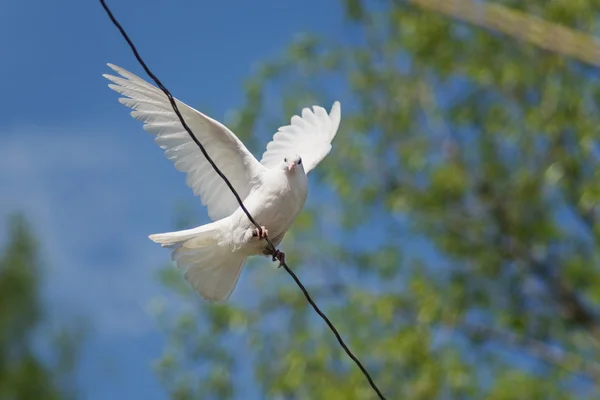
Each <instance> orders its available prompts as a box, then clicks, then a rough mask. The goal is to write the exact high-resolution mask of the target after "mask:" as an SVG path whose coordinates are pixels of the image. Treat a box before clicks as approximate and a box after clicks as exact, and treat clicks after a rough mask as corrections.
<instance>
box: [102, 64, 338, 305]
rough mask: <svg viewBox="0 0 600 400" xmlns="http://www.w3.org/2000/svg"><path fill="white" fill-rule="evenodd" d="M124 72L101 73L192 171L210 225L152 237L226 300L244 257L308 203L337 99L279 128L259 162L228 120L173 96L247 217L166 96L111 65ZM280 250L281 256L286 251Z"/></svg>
mask: <svg viewBox="0 0 600 400" xmlns="http://www.w3.org/2000/svg"><path fill="white" fill-rule="evenodd" d="M108 66H109V67H110V68H112V69H113V70H114V71H116V72H117V73H118V74H119V75H121V77H116V76H112V75H107V74H105V75H103V76H104V77H105V78H107V79H109V80H110V81H112V82H113V83H112V84H109V85H108V86H109V87H110V88H111V89H113V90H115V91H116V92H118V93H120V94H122V95H124V96H126V97H124V98H120V99H119V102H120V103H122V104H124V105H126V106H128V107H130V108H132V109H133V110H134V111H132V112H131V115H132V116H133V117H134V118H136V119H139V120H140V121H143V122H144V129H145V130H146V131H148V132H150V133H152V134H153V135H155V136H156V137H155V141H156V142H157V143H158V144H159V145H160V147H161V148H162V149H164V150H165V155H166V156H167V158H168V159H170V160H171V161H173V162H174V163H175V168H177V169H178V170H179V171H182V172H185V173H186V174H187V177H186V183H187V185H188V186H189V187H190V188H192V190H193V191H194V194H195V195H200V199H201V201H202V204H203V205H205V206H206V207H207V208H208V215H209V217H210V218H211V219H212V220H213V221H214V222H212V223H209V224H206V225H202V226H199V227H197V228H194V229H188V230H183V231H178V232H169V233H159V234H156V235H150V239H151V240H153V241H154V242H156V243H160V244H161V245H162V246H163V247H168V248H172V249H173V253H172V258H173V260H174V261H175V262H176V263H177V267H178V268H179V269H181V270H182V271H184V272H185V278H186V279H187V280H188V282H189V283H190V284H191V285H192V286H193V287H194V289H196V290H197V291H198V292H199V293H200V294H201V295H202V296H203V297H204V298H206V299H207V300H210V301H221V302H222V301H225V300H227V299H228V298H229V296H230V295H231V293H232V292H233V289H234V288H235V286H236V284H237V281H238V278H239V276H240V273H241V271H242V268H243V266H244V263H245V261H246V258H247V257H248V256H252V255H261V254H268V250H267V243H266V241H265V240H261V239H263V238H264V237H265V236H267V235H268V237H269V239H270V240H271V241H272V242H273V244H274V245H275V246H277V245H278V244H279V243H280V242H281V240H282V239H283V237H284V235H285V234H286V232H287V230H288V229H289V228H290V227H291V225H292V223H293V222H294V220H295V219H296V217H297V215H298V214H299V213H300V211H301V210H302V208H303V207H304V203H305V201H306V195H307V193H308V180H307V177H306V174H308V172H309V171H310V170H312V169H313V168H314V167H316V166H317V164H318V163H319V162H320V161H321V160H322V159H323V158H325V156H326V155H327V154H329V152H330V151H331V141H332V140H333V138H334V137H335V135H336V133H337V130H338V126H339V124H340V118H341V111H340V103H339V102H337V101H336V102H335V103H333V106H332V108H331V112H330V113H329V115H328V114H327V112H326V111H325V110H324V109H323V108H322V107H318V106H314V107H313V110H310V109H309V108H305V109H303V110H302V117H299V116H293V117H292V119H291V124H290V125H287V126H283V127H281V128H279V130H278V132H276V133H275V135H274V136H273V140H272V141H271V142H270V143H269V144H268V145H267V150H266V151H265V153H264V154H263V157H262V159H261V161H260V162H258V160H257V159H256V158H254V156H253V155H252V154H251V153H250V152H249V151H248V149H246V147H245V146H244V144H243V143H242V142H241V141H240V140H239V139H238V138H237V137H236V136H235V135H234V133H233V132H231V131H230V130H229V129H228V128H227V127H225V126H224V125H223V124H221V123H219V122H218V121H215V120H214V119H212V118H210V117H208V116H206V115H204V114H202V113H201V112H199V111H196V110H195V109H193V108H192V107H190V106H188V105H186V104H184V103H182V102H181V101H179V100H176V102H177V106H178V108H179V110H180V112H181V114H182V116H183V118H184V120H185V122H186V123H187V125H188V126H189V127H190V129H191V130H192V132H193V133H194V135H195V136H196V137H197V138H198V140H199V141H200V143H201V144H202V145H203V146H204V148H205V149H206V151H207V152H208V154H209V156H211V158H212V159H213V161H214V162H215V164H216V165H217V166H218V167H219V169H220V170H221V171H222V172H223V173H224V174H225V176H226V177H227V178H228V179H229V180H230V182H231V184H232V185H233V187H234V188H235V190H236V191H237V192H238V194H239V196H240V198H241V199H242V200H243V202H244V205H245V206H246V208H247V209H248V211H249V212H250V215H251V216H252V217H253V218H254V219H255V220H256V221H257V222H258V223H259V224H260V225H261V227H262V232H261V231H260V230H258V229H256V227H255V226H254V225H253V224H252V222H251V221H250V220H249V219H248V217H247V216H246V215H245V213H244V211H243V210H242V209H241V208H240V207H239V204H238V202H237V201H236V199H235V197H234V195H233V194H232V193H231V191H230V190H229V188H228V187H227V185H226V184H225V182H224V181H223V179H222V178H221V177H219V176H218V175H217V173H216V172H215V171H214V170H213V168H212V167H211V165H210V164H209V163H208V161H206V159H205V157H204V155H203V154H202V152H201V151H200V149H199V148H198V146H197V145H196V143H194V141H193V140H192V139H191V138H190V136H189V135H188V133H187V132H186V131H185V129H184V128H183V126H182V125H181V123H180V121H179V119H178V118H177V115H176V114H175V112H174V111H173V109H172V107H171V104H170V103H169V100H168V99H167V97H166V95H165V94H164V93H163V92H162V91H161V90H160V89H158V88H157V87H155V86H153V85H151V84H149V83H148V82H146V81H144V80H143V79H141V78H139V77H137V76H135V75H134V74H132V73H130V72H128V71H126V70H124V69H122V68H119V67H117V66H115V65H112V64H108ZM278 256H279V257H280V260H281V261H282V262H283V260H284V257H285V255H284V254H283V253H279V254H278Z"/></svg>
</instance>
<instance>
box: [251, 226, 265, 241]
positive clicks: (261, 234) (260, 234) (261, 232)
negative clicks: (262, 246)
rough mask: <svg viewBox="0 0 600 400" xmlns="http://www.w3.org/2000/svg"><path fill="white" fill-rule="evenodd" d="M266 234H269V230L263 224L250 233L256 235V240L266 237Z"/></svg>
mask: <svg viewBox="0 0 600 400" xmlns="http://www.w3.org/2000/svg"><path fill="white" fill-rule="evenodd" d="M267 236H269V230H268V229H267V228H265V227H264V226H261V227H260V229H259V228H256V229H255V230H254V233H253V234H252V237H258V240H261V239H266V238H267Z"/></svg>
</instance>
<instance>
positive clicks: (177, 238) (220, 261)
mask: <svg viewBox="0 0 600 400" xmlns="http://www.w3.org/2000/svg"><path fill="white" fill-rule="evenodd" d="M214 231H215V222H213V223H210V224H207V225H203V226H200V227H198V228H194V229H188V230H184V231H178V232H169V233H159V234H156V235H150V236H149V237H150V239H151V240H153V241H154V242H156V243H159V244H161V245H162V246H163V247H168V248H171V249H173V253H172V258H173V261H175V262H176V263H177V267H178V268H179V269H180V270H182V271H183V272H184V273H185V278H186V280H187V281H188V282H189V283H190V284H191V285H192V287H193V288H194V289H195V290H197V291H198V292H199V293H200V294H201V295H202V297H204V298H205V299H207V300H210V301H225V300H227V299H228V298H229V296H231V293H232V292H233V289H234V288H235V286H236V284H237V281H238V278H239V276H240V273H241V272H242V268H243V266H244V263H245V261H246V256H245V255H242V254H239V253H236V252H232V251H231V249H230V248H228V247H221V246H219V244H218V242H217V238H216V237H215V236H216V235H215V232H214Z"/></svg>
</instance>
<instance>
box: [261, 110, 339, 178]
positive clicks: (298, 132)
mask: <svg viewBox="0 0 600 400" xmlns="http://www.w3.org/2000/svg"><path fill="white" fill-rule="evenodd" d="M340 119H341V110H340V102H339V101H336V102H335V103H333V106H332V107H331V111H330V113H329V114H327V111H325V109H324V108H323V107H319V106H313V109H312V110H311V109H310V108H305V109H303V110H302V117H299V116H297V115H294V116H293V117H292V121H291V124H290V125H286V126H282V127H281V128H279V130H278V131H277V132H276V133H275V135H273V140H272V141H271V142H269V144H267V151H265V152H264V154H263V156H262V160H260V162H261V164H262V165H264V166H265V167H267V168H273V167H275V166H277V165H279V164H280V163H281V162H282V161H283V159H284V157H286V156H288V155H291V154H294V153H295V154H298V155H299V156H300V157H302V164H303V165H304V171H305V172H306V173H307V174H308V172H309V171H310V170H311V169H313V168H314V167H316V166H317V164H318V163H319V162H321V160H322V159H323V158H325V156H326V155H327V154H329V152H330V151H331V141H332V140H333V138H334V137H335V135H336V133H337V130H338V127H339V126H340Z"/></svg>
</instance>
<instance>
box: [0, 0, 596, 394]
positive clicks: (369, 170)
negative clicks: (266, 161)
mask: <svg viewBox="0 0 600 400" xmlns="http://www.w3.org/2000/svg"><path fill="white" fill-rule="evenodd" d="M109 5H110V6H111V7H112V8H113V11H114V12H115V14H116V16H117V18H119V19H120V21H121V22H122V23H123V25H124V26H125V28H126V30H127V31H128V32H129V34H130V35H131V37H132V39H133V40H134V42H135V43H136V45H137V46H138V48H139V50H140V52H141V53H142V55H143V57H144V58H145V60H146V61H147V62H148V64H149V65H150V67H151V68H152V69H153V71H154V72H155V73H156V74H157V75H158V76H159V77H160V78H161V80H162V81H163V82H164V83H165V84H166V85H167V87H169V89H170V90H171V91H172V92H173V93H174V94H175V96H176V97H178V98H179V99H181V100H182V101H184V102H186V103H188V104H190V105H191V106H193V107H195V108H197V109H199V110H202V111H203V112H205V113H206V114H208V115H210V116H212V117H214V118H216V119H218V120H220V121H223V122H225V123H226V124H227V125H228V126H229V127H230V128H232V130H234V132H236V133H237V134H238V135H239V136H240V137H241V138H242V140H244V142H245V143H247V145H248V147H249V148H250V149H251V151H253V152H254V154H255V155H257V156H260V154H262V151H263V148H264V145H265V144H266V143H267V142H268V140H269V139H270V136H271V135H272V133H273V132H274V131H275V130H276V128H277V127H278V126H279V125H285V124H287V123H288V121H289V118H290V117H291V116H292V115H294V114H296V113H298V112H299V111H300V110H301V108H302V107H306V106H310V105H313V104H320V105H323V106H325V107H326V108H329V107H330V106H331V104H332V103H333V101H334V100H340V101H341V103H342V124H341V127H340V131H339V133H338V136H337V137H336V139H335V141H334V144H333V151H332V152H331V153H330V155H329V156H328V157H327V158H326V159H325V160H324V161H323V163H322V164H321V165H320V166H319V168H318V169H316V170H315V171H314V172H313V173H311V176H310V180H311V186H310V193H309V199H308V202H307V205H306V208H305V210H304V212H303V213H302V214H301V216H300V217H299V218H298V220H297V221H296V223H295V225H294V227H293V230H292V232H290V234H288V236H287V237H286V239H285V240H284V242H283V244H282V246H281V248H282V249H284V250H285V251H286V253H287V255H288V260H289V264H290V266H291V267H292V268H293V269H294V270H295V271H296V272H297V274H298V275H299V276H300V278H301V279H302V280H303V282H304V283H305V284H306V286H307V287H308V289H309V291H310V293H312V295H313V296H314V298H315V299H316V300H317V302H318V303H319V304H320V305H321V306H322V307H323V308H324V309H325V310H326V312H327V314H328V315H329V316H330V318H331V319H332V321H333V322H334V323H335V324H336V326H337V327H338V329H339V330H340V331H341V333H342V336H343V337H344V338H345V339H346V340H347V342H348V344H349V345H350V347H351V348H352V349H353V351H354V352H355V353H356V355H357V356H358V357H359V358H360V359H361V360H362V361H363V362H364V363H365V365H366V366H367V367H368V369H369V370H370V371H371V374H372V375H373V377H374V379H375V381H376V382H377V383H378V384H379V386H380V387H381V388H382V390H383V392H384V393H386V394H387V395H388V396H389V398H390V399H391V398H393V399H423V400H427V399H497V400H508V399H524V400H525V399H526V400H530V399H597V398H600V363H599V362H600V358H599V356H600V266H599V265H600V252H599V249H598V245H599V243H600V222H598V218H600V215H599V209H598V202H599V201H600V165H599V161H600V159H599V158H600V148H599V147H598V144H599V142H598V141H599V138H600V136H599V135H600V132H599V127H600V112H599V111H600V110H599V106H598V105H599V102H600V81H599V80H598V66H599V65H600V44H599V43H598V40H597V39H596V38H595V35H599V34H600V32H599V21H600V3H598V2H597V1H593V0H554V1H551V2H548V1H540V0H528V1H526V2H524V1H513V0H494V1H491V0H490V1H475V2H471V1H467V0H452V1H450V0H445V1H443V0H388V1H381V0H339V1H323V0H303V1H301V2H283V1H276V0H260V1H254V2H248V1H243V0H228V1H220V2H218V1H211V2H208V1H183V0H178V1H172V2H164V1H156V0H146V1H143V2H142V1H138V0H135V1H128V2H118V1H112V2H109ZM0 55H1V56H0V77H1V78H0V139H1V140H0V143H1V144H0V188H1V189H0V213H1V215H0V228H1V229H0V243H1V254H0V399H2V400H4V399H10V400H12V399H19V400H21V399H23V400H25V399H92V400H99V399H148V400H154V399H181V400H183V399H263V398H271V399H371V398H374V394H373V392H372V391H371V389H370V388H369V386H368V385H367V383H366V381H365V379H364V377H363V376H362V375H361V374H360V372H359V371H358V369H357V368H356V366H355V365H354V364H353V363H352V362H351V361H350V360H349V359H348V358H347V357H346V355H345V354H344V353H343V352H342V350H341V349H340V347H339V346H338V345H337V342H335V339H334V338H333V336H332V335H331V333H330V331H329V330H328V329H327V327H326V326H325V324H324V323H323V322H322V321H321V320H320V319H319V318H318V317H317V316H316V315H315V314H314V312H313V311H312V310H311V309H310V308H309V306H308V305H307V303H306V301H305V299H304V297H303V295H302V293H301V292H300V291H299V289H298V288H297V287H296V286H295V284H294V282H293V281H292V279H291V278H290V277H289V276H288V275H287V274H286V273H285V271H283V269H277V268H276V267H275V265H274V264H272V263H270V262H269V260H268V259H266V258H265V259H256V260H253V261H252V262H250V263H249V264H248V265H247V267H246V268H245V270H244V272H243V274H242V277H241V279H240V282H239V284H238V286H237V288H236V290H235V292H234V293H233V295H232V297H231V299H230V301H229V302H228V303H226V304H222V305H215V304H209V303H207V302H204V301H203V300H201V299H200V297H199V296H198V295H197V294H195V293H193V292H192V291H191V290H190V289H189V287H188V286H187V284H186V283H185V281H184V280H183V279H182V277H181V275H180V274H179V273H178V271H177V270H176V269H175V268H173V267H172V266H171V264H170V255H169V253H168V251H166V250H163V249H161V248H160V247H158V246H156V245H155V244H153V243H152V242H150V241H149V240H148V239H147V235H148V234H151V233H157V232H163V231H169V230H174V229H178V228H184V227H185V228H187V227H192V226H195V225H198V224H201V223H205V222H207V221H208V217H207V215H206V211H205V210H204V209H203V208H202V207H201V204H200V201H199V199H197V198H195V197H194V196H193V195H192V193H191V191H190V190H189V189H188V188H187V187H186V186H185V184H184V176H183V175H182V174H180V173H179V172H177V171H176V170H175V168H173V166H172V165H171V164H170V162H169V161H168V160H167V159H165V158H164V157H163V155H162V151H161V150H160V149H159V148H158V147H157V146H155V144H154V143H153V141H152V138H151V136H150V135H148V134H146V133H145V132H144V131H143V130H142V129H141V125H140V123H139V122H138V121H135V120H133V119H132V118H130V117H129V116H128V115H127V114H128V110H127V109H125V108H124V107H123V106H121V105H120V104H118V102H117V97H118V96H117V95H116V94H115V93H114V92H112V91H111V90H109V89H108V88H107V86H106V85H107V83H108V82H107V81H106V80H104V78H102V76H101V74H102V73H106V72H109V70H108V68H107V67H106V65H105V63H106V62H111V63H114V64H117V65H119V66H122V67H124V68H126V69H128V70H130V71H132V72H134V73H137V74H139V75H140V76H143V77H145V75H144V74H143V73H142V71H141V69H140V67H139V66H138V65H137V63H136V61H135V60H134V58H133V56H132V55H131V53H130V51H129V49H128V48H127V47H126V45H125V43H124V41H123V40H122V38H121V37H120V36H119V34H118V32H117V30H116V29H115V28H114V27H113V26H112V25H111V24H110V22H109V20H108V18H107V17H106V15H105V14H104V12H103V10H102V9H101V7H100V5H99V3H98V2H94V1H86V2H84V1H75V0H65V1H62V2H48V1H41V0H28V1H21V0H2V1H0Z"/></svg>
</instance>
